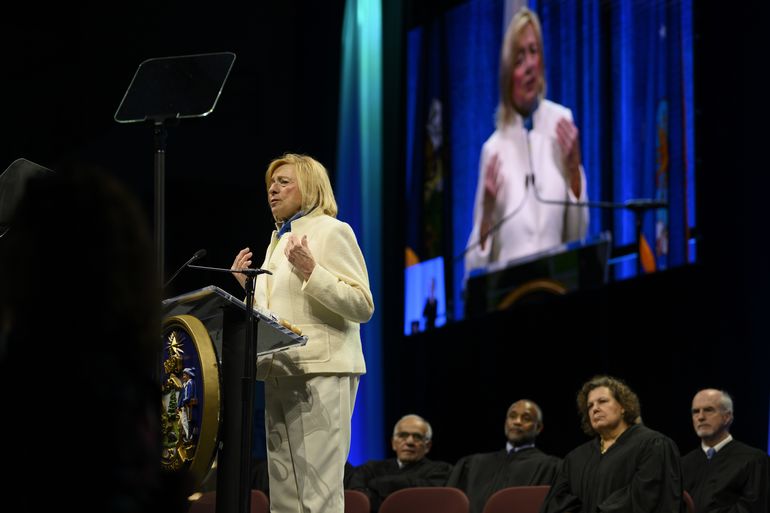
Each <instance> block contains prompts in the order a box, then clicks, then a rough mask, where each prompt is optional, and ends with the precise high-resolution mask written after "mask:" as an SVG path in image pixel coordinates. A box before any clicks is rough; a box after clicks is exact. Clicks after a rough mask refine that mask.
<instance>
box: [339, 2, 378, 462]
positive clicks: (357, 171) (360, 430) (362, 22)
mask: <svg viewBox="0 0 770 513" xmlns="http://www.w3.org/2000/svg"><path fill="white" fill-rule="evenodd" d="M341 73H342V76H341V77H340V114H339V133H338V142H337V144H338V147H337V160H338V162H337V169H336V176H335V180H334V184H335V187H334V188H335V195H336V197H337V202H338V204H339V210H340V212H339V218H340V219H341V220H343V221H345V222H347V223H349V224H350V225H351V226H352V227H353V230H354V231H355V232H356V235H357V236H358V241H359V244H360V245H361V249H362V250H363V252H364V258H365V259H366V264H367V268H368V270H369V282H370V284H371V289H372V295H373V297H374V306H375V312H374V317H373V318H372V320H371V321H369V322H368V323H366V324H364V325H362V326H361V338H362V341H363V346H364V357H365V358H366V368H367V373H366V375H364V376H363V377H362V379H361V384H360V386H359V389H358V398H357V400H356V407H355V410H354V413H353V438H352V445H351V448H350V457H349V460H350V462H351V463H353V464H354V465H357V464H360V463H363V462H365V461H366V460H368V459H380V458H383V457H384V454H383V447H384V440H385V439H386V436H385V434H384V426H383V422H384V421H383V407H382V404H383V390H382V387H383V378H382V373H383V371H382V319H383V311H382V304H383V302H382V286H381V284H382V279H383V278H382V240H381V238H382V197H381V190H382V5H381V3H380V0H348V1H347V3H346V5H345V19H344V21H343V26H342V65H341Z"/></svg>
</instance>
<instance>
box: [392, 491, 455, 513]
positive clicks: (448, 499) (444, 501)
mask: <svg viewBox="0 0 770 513" xmlns="http://www.w3.org/2000/svg"><path fill="white" fill-rule="evenodd" d="M468 507H469V502H468V497H467V496H466V495H465V492H463V491H462V490H460V489H459V488H449V487H444V486H418V487H415V488H403V489H401V490H398V491H395V492H393V493H391V494H390V495H388V496H387V497H385V500H384V501H382V505H381V506H380V513H468Z"/></svg>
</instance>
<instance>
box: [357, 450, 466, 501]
mask: <svg viewBox="0 0 770 513" xmlns="http://www.w3.org/2000/svg"><path fill="white" fill-rule="evenodd" d="M451 471H452V465H450V464H449V463H445V462H443V461H432V460H429V459H428V458H423V459H421V460H420V461H418V462H415V463H410V464H408V465H405V466H404V467H403V468H399V467H398V461H397V460H396V458H392V459H389V460H372V461H368V462H366V463H364V464H363V465H360V466H358V467H356V468H355V469H354V470H353V473H352V475H351V477H350V482H349V483H348V486H347V488H348V489H351V490H359V491H361V492H364V493H365V494H366V495H368V496H369V502H370V504H371V507H372V511H373V512H375V511H378V510H379V509H380V505H381V504H382V501H384V500H385V497H387V496H388V495H390V494H391V493H393V492H395V491H396V490H401V489H402V488H412V487H416V486H444V485H445V484H446V480H447V478H448V477H449V474H450V472H451Z"/></svg>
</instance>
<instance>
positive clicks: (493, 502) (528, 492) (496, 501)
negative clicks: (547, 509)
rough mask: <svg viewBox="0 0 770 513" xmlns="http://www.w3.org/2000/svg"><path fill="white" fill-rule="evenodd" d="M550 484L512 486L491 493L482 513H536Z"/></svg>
mask: <svg viewBox="0 0 770 513" xmlns="http://www.w3.org/2000/svg"><path fill="white" fill-rule="evenodd" d="M550 489H551V487H550V486H512V487H509V488H503V489H502V490H498V491H497V492H495V493H493V494H492V496H491V497H490V498H489V499H487V503H486V504H485V505H484V513H538V511H540V506H541V505H542V504H543V500H545V496H546V495H548V490H550Z"/></svg>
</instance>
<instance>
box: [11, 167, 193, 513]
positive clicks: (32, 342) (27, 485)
mask: <svg viewBox="0 0 770 513" xmlns="http://www.w3.org/2000/svg"><path fill="white" fill-rule="evenodd" d="M0 283H1V284H2V285H0V402H1V403H2V404H3V408H4V411H5V412H6V415H7V417H6V420H5V421H4V422H2V423H0V437H1V438H2V439H3V440H5V441H6V444H5V445H6V446H5V448H4V451H3V461H4V465H5V466H6V467H7V468H8V469H10V470H11V471H12V473H13V479H12V480H8V481H7V482H8V483H12V484H11V486H5V489H4V490H2V497H3V500H4V501H5V502H6V503H8V504H14V505H15V506H16V510H18V511H26V512H30V511H50V510H51V509H52V507H53V508H54V509H55V507H56V506H54V501H60V500H64V501H66V502H68V503H70V506H71V507H73V508H74V509H76V510H77V511H81V512H83V511H88V512H91V511H94V512H96V511H98V512H101V513H105V512H106V513H110V512H115V513H118V512H120V513H122V512H139V511H141V512H155V511H158V512H160V511H163V512H179V511H184V510H185V508H186V502H185V498H186V495H187V491H188V490H187V483H186V482H185V476H184V475H183V474H163V473H162V472H161V468H160V441H159V440H160V422H159V416H160V406H161V404H160V387H159V386H158V384H157V382H156V379H155V378H154V376H155V369H156V367H157V364H158V362H157V355H158V349H159V344H160V301H159V287H158V283H157V277H156V273H155V267H154V264H153V250H152V243H151V239H150V235H149V232H148V229H147V225H146V222H145V219H144V217H143V216H142V214H141V212H140V210H139V208H138V205H137V203H136V201H135V200H134V198H133V197H132V196H130V195H129V194H128V193H127V192H126V190H125V189H123V187H121V186H120V185H119V184H118V183H117V182H115V181H114V180H113V179H111V178H110V177H109V176H107V175H104V174H101V173H99V172H96V171H86V170H77V171H63V170H59V172H56V173H52V174H50V175H49V176H46V177H45V178H36V179H32V180H30V181H29V182H28V184H27V187H26V189H25V193H24V196H23V197H22V199H21V201H20V202H19V204H18V207H17V209H16V211H15V212H14V214H13V219H12V227H11V230H9V232H8V233H7V234H6V236H5V237H4V238H3V240H2V242H0Z"/></svg>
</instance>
